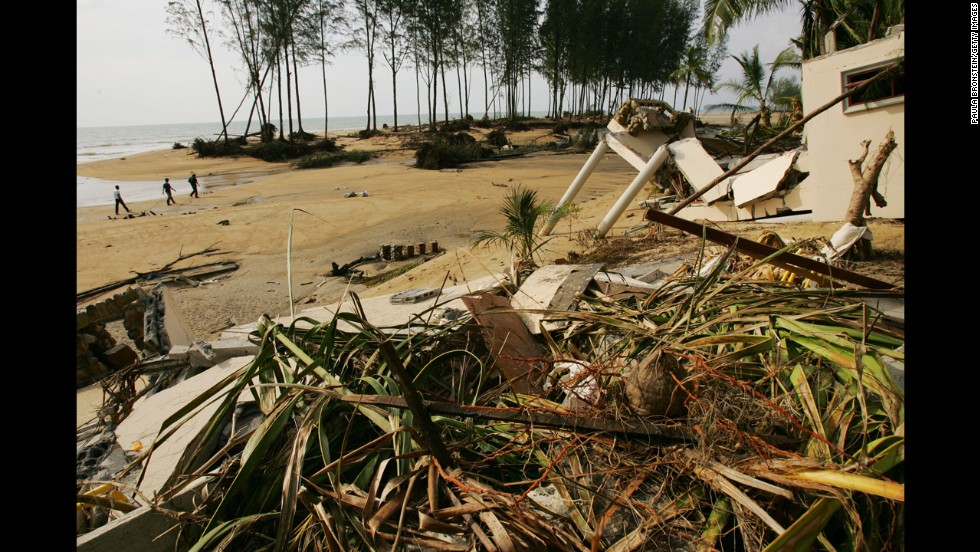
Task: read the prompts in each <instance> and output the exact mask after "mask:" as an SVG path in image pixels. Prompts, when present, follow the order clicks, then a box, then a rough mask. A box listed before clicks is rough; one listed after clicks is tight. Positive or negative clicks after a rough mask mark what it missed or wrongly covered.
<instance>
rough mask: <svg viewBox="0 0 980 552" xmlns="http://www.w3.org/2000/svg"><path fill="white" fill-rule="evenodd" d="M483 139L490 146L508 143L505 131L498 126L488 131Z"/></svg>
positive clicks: (501, 145)
mask: <svg viewBox="0 0 980 552" xmlns="http://www.w3.org/2000/svg"><path fill="white" fill-rule="evenodd" d="M485 140H486V142H487V143H488V144H490V145H491V146H497V147H498V148H500V147H503V146H506V145H507V144H508V141H507V133H506V132H504V131H503V129H499V128H495V129H493V130H491V131H490V132H488V133H487V136H486V138H485Z"/></svg>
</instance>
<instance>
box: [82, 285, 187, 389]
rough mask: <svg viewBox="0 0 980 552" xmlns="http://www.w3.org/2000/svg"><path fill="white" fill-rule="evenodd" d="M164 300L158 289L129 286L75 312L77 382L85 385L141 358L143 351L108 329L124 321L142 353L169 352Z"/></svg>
mask: <svg viewBox="0 0 980 552" xmlns="http://www.w3.org/2000/svg"><path fill="white" fill-rule="evenodd" d="M162 311H163V301H162V300H161V299H160V297H159V296H158V294H157V292H151V293H146V292H144V291H143V290H142V289H140V288H129V289H127V290H126V291H124V292H122V293H117V294H116V295H113V296H112V297H110V298H108V299H105V300H103V301H100V302H98V303H93V304H91V305H87V306H86V307H85V308H83V309H80V310H78V311H77V312H76V314H75V384H76V386H77V387H84V386H86V385H89V384H91V383H93V382H95V381H98V380H99V379H101V378H103V377H105V376H107V375H109V374H112V373H113V372H116V371H118V370H121V369H123V368H127V367H129V366H132V365H133V364H135V363H136V362H138V360H139V356H140V355H139V354H138V353H137V351H134V350H133V348H132V347H130V346H129V345H128V344H126V343H121V342H119V341H118V340H117V339H116V338H115V337H113V336H112V335H111V334H110V333H109V331H108V330H107V329H106V325H107V324H108V323H110V322H115V321H118V320H122V323H123V328H124V329H125V330H126V336H127V337H128V338H129V339H130V340H131V341H132V342H133V344H134V345H135V346H136V348H137V349H138V350H139V353H141V354H142V356H144V357H145V356H151V355H154V354H158V353H161V352H166V351H167V350H168V349H169V348H170V341H169V339H168V338H167V335H166V331H165V330H164V328H163V324H162V323H160V320H162ZM147 313H149V315H147Z"/></svg>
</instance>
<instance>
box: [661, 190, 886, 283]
mask: <svg viewBox="0 0 980 552" xmlns="http://www.w3.org/2000/svg"><path fill="white" fill-rule="evenodd" d="M644 218H646V219H647V220H649V221H651V222H659V223H661V224H665V225H667V226H670V227H671V228H676V229H678V230H681V231H684V232H687V233H688V234H691V235H694V236H704V238H705V239H706V240H708V241H711V242H714V243H720V244H722V245H725V246H728V247H732V246H734V247H735V250H736V251H738V252H739V253H742V254H745V255H748V256H750V257H752V258H753V259H765V258H767V257H770V256H772V255H775V254H776V253H778V252H779V250H778V249H775V248H772V247H769V246H768V245H765V244H761V243H759V242H757V241H752V240H750V239H748V238H740V237H738V236H736V235H734V234H729V233H728V232H722V231H721V230H718V229H716V228H711V227H709V226H705V225H702V224H698V223H696V222H691V221H689V220H684V219H682V218H680V217H676V216H674V215H669V214H667V213H661V212H660V211H657V210H656V209H647V212H646V215H644ZM768 262H769V264H771V265H773V266H778V267H779V268H783V269H786V270H789V271H790V272H795V273H796V274H799V275H801V276H802V277H804V278H809V279H810V280H813V281H814V282H817V283H818V284H819V285H824V286H828V287H833V284H834V281H835V280H836V281H841V282H847V283H850V284H854V285H858V286H863V287H865V288H868V289H876V290H886V289H894V288H895V285H894V284H889V283H888V282H883V281H881V280H876V279H874V278H869V277H868V276H864V275H863V274H858V273H856V272H851V271H850V270H845V269H843V268H838V267H835V266H830V265H827V264H824V263H822V262H820V261H815V260H813V259H810V258H807V257H804V256H802V255H797V254H795V253H790V252H788V251H784V252H783V253H780V254H779V255H778V256H776V257H773V258H772V259H769V261H768Z"/></svg>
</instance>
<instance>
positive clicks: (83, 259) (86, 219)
mask: <svg viewBox="0 0 980 552" xmlns="http://www.w3.org/2000/svg"><path fill="white" fill-rule="evenodd" d="M510 138H511V140H512V141H513V142H514V143H522V142H523V143H529V142H531V141H535V140H537V141H538V142H540V140H543V139H548V138H550V137H548V136H547V132H546V131H536V132H527V133H515V134H514V135H512V136H510ZM400 143H401V140H400V139H399V138H398V137H395V136H391V135H387V136H385V135H382V136H380V137H376V138H373V139H369V140H357V139H355V138H341V139H339V140H338V144H339V145H344V146H345V147H346V148H347V149H348V150H354V149H366V150H375V151H379V150H384V151H385V153H383V154H382V155H380V156H379V157H378V158H375V159H373V160H371V161H369V162H366V163H363V164H360V165H357V164H345V165H337V166H334V167H330V168H322V169H295V168H292V167H291V165H290V164H288V163H267V162H264V161H261V160H257V159H252V158H246V157H242V158H234V159H225V158H221V159H201V158H198V157H197V155H196V154H195V153H194V152H193V151H192V150H190V149H179V150H164V151H157V152H150V153H144V154H139V155H134V156H130V157H128V158H125V159H114V160H104V161H96V162H92V163H86V164H81V165H78V166H77V174H78V175H79V176H86V177H93V178H99V179H106V180H115V181H122V182H123V184H122V185H121V189H122V191H123V198H124V199H125V198H126V185H125V182H126V181H133V182H139V181H144V182H145V181H154V180H157V181H159V182H160V183H161V184H162V181H163V177H164V176H167V177H169V178H170V180H171V182H173V183H175V185H176V188H177V193H176V195H175V199H176V201H177V204H176V205H170V206H167V205H166V201H165V197H164V196H163V194H162V191H161V192H160V195H159V198H158V199H155V200H147V201H136V202H128V203H129V207H130V209H131V210H132V211H133V213H134V214H144V215H145V216H137V217H135V218H124V217H122V216H120V217H117V216H115V214H114V211H113V206H112V204H111V203H109V204H107V205H98V206H88V207H81V208H78V209H77V219H76V232H77V234H76V235H77V249H76V263H77V273H76V278H77V279H76V288H77V292H79V293H81V292H83V291H86V290H90V289H94V288H97V287H99V286H103V285H106V284H108V283H110V282H115V281H119V280H124V279H126V278H131V277H133V276H134V275H135V273H148V272H153V271H156V270H160V269H162V268H163V267H165V266H167V265H169V264H170V263H174V264H173V265H172V268H187V267H193V266H198V265H204V264H210V263H215V262H219V261H234V262H236V263H237V264H238V267H239V268H238V269H237V270H235V271H232V272H229V273H225V274H222V275H220V276H217V277H215V278H213V279H211V280H208V281H207V282H205V283H203V284H201V285H198V286H196V287H193V286H187V285H180V284H177V285H173V287H172V289H173V297H174V299H175V301H176V302H177V305H176V307H177V308H178V309H179V310H180V312H181V313H182V315H183V317H184V319H185V320H186V322H187V324H188V326H189V329H190V330H191V332H192V334H193V336H192V337H193V338H195V339H204V340H208V339H210V338H212V337H214V336H216V335H217V333H218V332H220V331H221V330H223V329H225V328H228V327H230V326H233V325H241V324H249V323H252V322H255V321H256V320H257V319H258V317H259V316H261V315H262V314H267V315H269V316H273V317H275V316H281V315H288V314H289V313H290V291H289V281H290V280H289V278H288V277H287V274H288V273H289V271H291V274H292V297H293V303H294V304H295V309H296V311H297V312H298V311H300V310H302V309H304V308H308V307H310V306H315V305H320V304H331V303H335V302H337V301H339V300H341V299H343V298H344V297H345V294H346V292H348V291H350V292H355V293H357V294H359V295H360V296H363V297H369V296H373V295H380V294H387V293H393V292H396V291H401V290H404V289H409V288H413V287H438V286H440V285H442V284H443V282H445V281H447V280H454V281H466V280H473V279H476V278H480V277H483V276H486V275H489V274H494V273H500V272H502V271H504V270H505V269H506V268H507V264H508V256H507V253H506V251H505V250H503V249H502V248H497V247H493V248H489V249H488V248H485V247H473V246H471V244H472V241H473V238H474V236H475V235H476V234H477V233H478V232H480V231H483V230H501V229H502V228H503V225H504V220H503V217H502V215H501V214H500V210H499V209H500V204H501V200H502V199H503V197H504V196H505V195H506V194H507V193H508V191H509V189H510V187H512V186H517V185H524V186H527V187H530V188H533V189H535V190H537V192H538V194H539V198H540V199H542V200H547V201H550V202H557V201H558V200H559V199H560V198H561V197H562V195H563V194H564V193H565V191H566V190H567V189H568V186H569V184H570V183H571V182H572V180H573V179H574V178H575V175H576V174H578V171H579V170H580V169H581V168H582V166H583V164H584V163H585V161H586V159H587V158H588V152H585V153H554V152H548V153H537V154H529V155H527V156H524V157H516V158H512V159H507V160H503V161H487V162H480V163H474V164H467V165H464V166H463V167H461V168H458V169H444V170H439V171H431V170H422V169H417V168H414V167H413V163H414V158H413V155H414V150H413V149H401V150H395V148H398V147H399V145H400ZM192 171H194V172H196V173H197V176H198V178H199V179H200V181H201V182H202V184H203V190H204V191H203V193H201V195H200V198H190V197H188V194H189V193H190V185H189V184H188V183H187V177H188V176H189V175H190V173H191V172H192ZM635 176H636V171H635V170H634V169H633V168H632V167H631V166H630V165H629V164H628V163H626V162H625V161H624V160H623V159H622V158H620V157H619V156H618V155H616V154H615V153H608V154H607V155H606V157H605V158H604V159H603V161H602V162H601V163H600V164H599V165H598V167H597V169H596V170H595V172H594V173H593V174H592V175H591V177H590V178H589V180H588V182H587V184H586V185H585V186H584V188H583V189H582V191H581V192H580V193H579V195H578V197H577V198H576V203H578V204H579V207H580V211H579V213H578V214H577V215H576V216H575V217H573V218H572V219H571V220H563V221H561V222H559V224H558V226H557V227H556V229H555V233H554V235H553V236H552V239H551V240H550V241H549V242H548V243H547V245H546V246H545V248H544V249H543V251H542V258H543V259H544V260H545V261H550V260H554V259H559V258H565V257H567V256H568V255H569V252H572V251H574V252H582V251H583V248H584V247H586V246H587V244H586V243H585V242H584V241H583V238H582V233H581V231H582V230H587V229H591V228H595V227H596V226H597V225H598V223H599V221H601V220H602V218H603V217H604V216H605V214H606V213H607V212H608V210H609V209H610V208H611V207H612V205H614V204H615V202H616V201H617V200H618V199H619V197H620V195H621V194H622V192H623V191H624V190H625V189H626V187H627V186H628V185H629V183H630V182H631V181H632V180H633V178H634V177H635ZM352 191H353V192H358V195H357V196H356V197H345V195H346V194H348V193H349V192H352ZM361 192H367V196H366V197H364V196H362V195H361ZM652 193H653V187H652V186H647V188H645V189H644V190H643V191H642V192H641V193H640V195H639V196H638V197H637V198H636V199H635V200H634V202H633V204H632V206H631V207H630V208H629V209H627V211H626V212H625V213H624V214H623V216H622V217H621V218H620V220H619V221H618V222H617V224H616V225H615V226H614V227H613V229H612V230H611V231H610V232H609V236H615V235H618V236H622V235H623V233H624V232H625V231H626V230H628V229H630V228H632V227H636V226H638V225H640V224H642V223H643V220H642V215H643V211H644V209H643V208H641V207H639V206H638V203H639V202H640V201H642V200H643V199H646V198H647V197H649V196H650V195H652ZM109 198H110V201H111V195H110V196H109ZM760 226H765V225H759V224H754V225H752V224H749V225H744V224H742V225H739V224H737V223H731V224H728V223H724V224H722V225H720V227H721V228H722V229H724V230H727V231H732V232H735V233H739V232H742V233H746V235H749V236H752V237H755V236H754V235H753V234H752V233H753V232H754V233H755V234H756V235H757V234H758V232H759V231H758V228H759V227H760ZM768 226H772V227H774V228H776V229H777V230H778V232H779V233H780V234H781V235H783V236H784V237H785V238H793V239H803V238H807V237H814V236H823V237H827V238H829V237H830V235H831V234H832V233H833V232H834V230H836V229H837V228H839V227H840V223H788V224H770V225H768ZM872 230H873V232H875V244H876V249H879V250H881V249H886V250H895V249H898V250H900V251H904V246H903V245H902V242H903V237H904V226H903V225H900V224H888V223H887V221H884V222H883V223H872ZM290 231H291V234H292V235H291V242H292V244H291V258H287V251H288V250H289V247H290V246H289V242H290ZM433 241H435V242H438V244H439V246H440V248H441V249H444V250H445V251H446V252H445V254H443V255H441V256H439V257H436V258H433V259H430V260H428V261H427V262H425V263H424V264H422V265H421V266H419V267H417V268H415V269H413V270H412V271H410V272H408V273H406V274H403V275H401V276H398V277H397V278H394V279H392V280H390V281H387V282H385V283H383V284H381V285H377V286H374V287H371V288H368V287H365V286H363V285H358V284H351V283H349V281H348V280H347V279H345V278H342V277H333V276H331V275H330V271H331V267H332V265H331V263H337V264H338V265H340V266H343V265H344V264H346V263H349V262H351V261H354V260H356V259H359V258H361V257H365V256H372V255H375V254H376V253H378V251H379V247H380V245H381V244H418V243H431V242H433ZM698 241H699V240H697V239H695V238H693V237H691V238H689V239H684V238H680V237H678V239H676V240H673V242H674V243H672V244H670V245H668V244H664V245H663V248H662V249H663V250H662V251H661V252H660V254H661V255H663V256H664V257H667V256H670V255H671V254H676V253H677V251H679V249H678V248H680V249H683V248H687V249H688V250H691V251H694V250H696V249H697V247H698ZM651 254H652V255H656V254H657V252H651ZM185 257H186V258H185ZM181 258H183V260H181V261H179V262H175V261H177V260H178V259H181ZM394 266H395V263H391V262H388V261H379V262H371V263H367V264H365V265H361V266H359V267H358V268H360V269H362V270H364V272H365V274H367V275H370V274H380V273H384V272H385V271H388V270H391V269H392V268H394ZM900 277H901V278H902V279H904V277H903V276H900ZM902 284H904V281H903V282H902ZM121 289H124V288H121ZM121 289H120V290H116V292H118V291H121ZM108 295H111V293H107V294H105V295H103V296H101V297H92V298H90V299H88V300H87V301H86V303H87V302H94V301H98V300H100V299H102V298H104V297H106V296H108ZM82 306H84V304H82V303H80V304H79V307H82Z"/></svg>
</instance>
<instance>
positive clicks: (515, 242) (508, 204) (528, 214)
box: [473, 185, 554, 284]
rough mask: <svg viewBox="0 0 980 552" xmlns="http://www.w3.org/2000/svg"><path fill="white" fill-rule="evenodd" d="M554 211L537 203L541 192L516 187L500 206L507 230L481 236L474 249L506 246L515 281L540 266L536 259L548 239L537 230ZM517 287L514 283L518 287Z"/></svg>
mask: <svg viewBox="0 0 980 552" xmlns="http://www.w3.org/2000/svg"><path fill="white" fill-rule="evenodd" d="M553 209H554V207H553V206H552V205H551V204H550V203H549V202H547V201H542V202H538V192H536V191H535V190H532V189H529V188H525V187H524V186H521V185H518V186H515V187H514V188H511V190H510V193H509V194H508V195H507V196H505V197H504V200H503V202H502V204H501V206H500V212H501V213H502V214H503V215H504V218H505V219H506V220H507V224H506V226H505V227H504V230H503V231H501V232H491V231H484V232H481V233H480V234H478V235H477V236H476V239H474V240H473V245H485V246H489V245H491V244H494V243H498V244H504V245H505V246H506V247H507V250H508V251H509V252H510V256H511V266H514V265H516V267H515V268H517V271H516V272H517V274H515V275H514V277H515V280H516V279H517V278H519V276H518V274H519V273H520V272H522V271H524V270H527V269H533V268H534V267H535V266H537V265H536V263H535V262H534V256H535V254H537V252H538V250H540V249H541V247H542V246H543V245H544V244H545V243H547V242H548V239H544V240H542V239H541V238H539V237H538V234H537V230H536V227H537V226H538V221H541V220H544V217H547V216H548V215H550V214H551V212H552V210H553ZM518 283H519V282H517V281H515V284H518Z"/></svg>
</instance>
